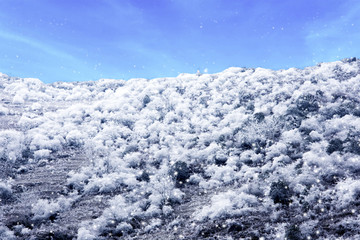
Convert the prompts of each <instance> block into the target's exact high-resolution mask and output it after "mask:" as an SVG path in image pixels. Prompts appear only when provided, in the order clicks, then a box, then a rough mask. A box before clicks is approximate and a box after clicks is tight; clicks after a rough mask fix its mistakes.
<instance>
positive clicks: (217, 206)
mask: <svg viewBox="0 0 360 240" xmlns="http://www.w3.org/2000/svg"><path fill="white" fill-rule="evenodd" d="M258 205H259V202H258V199H257V198H256V197H255V196H253V195H249V194H246V193H244V192H235V191H232V190H228V191H227V192H222V193H219V194H216V195H214V196H213V197H212V198H211V203H210V205H209V206H204V207H203V208H202V209H201V210H199V211H198V212H195V213H194V218H195V219H196V220H198V221H204V220H206V219H217V218H227V217H235V216H247V215H248V214H251V213H252V212H256V211H259V209H257V208H256V207H257V206H258Z"/></svg>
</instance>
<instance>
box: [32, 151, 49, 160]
mask: <svg viewBox="0 0 360 240" xmlns="http://www.w3.org/2000/svg"><path fill="white" fill-rule="evenodd" d="M50 153H51V151H50V150H48V149H41V150H37V151H35V152H34V158H35V160H37V161H39V160H41V159H48V158H49V157H50Z"/></svg>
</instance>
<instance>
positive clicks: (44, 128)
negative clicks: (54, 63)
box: [0, 59, 360, 239]
mask: <svg viewBox="0 0 360 240" xmlns="http://www.w3.org/2000/svg"><path fill="white" fill-rule="evenodd" d="M359 66H360V62H359V61H358V60H354V59H350V60H344V61H338V62H331V63H322V64H319V65H317V66H313V67H308V68H305V69H294V68H291V69H287V70H279V71H273V70H269V69H263V68H256V69H247V68H229V69H227V70H225V71H223V72H220V73H217V74H202V75H201V74H181V75H179V76H178V77H174V78H157V79H152V80H147V79H131V80H129V81H123V80H110V79H103V80H99V81H94V82H78V83H65V82H57V83H53V84H44V83H42V82H41V81H39V80H37V79H29V78H25V79H21V78H12V77H8V76H6V75H1V76H0V77H1V78H0V94H1V95H0V100H1V103H0V124H1V125H0V161H1V162H2V164H4V166H5V165H6V166H7V168H6V169H5V168H4V172H3V173H2V175H0V176H1V177H2V178H3V179H0V197H1V200H2V201H1V202H0V207H1V208H2V210H4V209H7V211H10V215H9V214H8V215H6V216H7V217H6V216H5V215H3V216H2V217H1V218H0V238H4V239H5V237H4V236H6V238H7V239H37V238H36V236H37V234H40V233H41V234H44V232H48V234H49V236H51V237H53V238H54V234H53V233H52V232H51V231H53V230H50V229H52V227H51V226H58V225H62V224H66V223H64V222H62V219H65V217H63V216H65V214H70V215H71V212H72V211H74V210H73V208H75V205H76V203H77V202H81V201H82V200H81V199H87V198H89V199H97V198H98V199H99V201H101V199H103V201H106V202H105V203H104V204H102V205H101V206H100V205H99V211H100V214H99V215H98V216H96V217H95V218H92V217H91V216H85V217H83V218H82V219H80V220H76V221H75V222H74V223H73V224H74V226H73V227H74V229H72V230H71V231H70V230H69V232H71V234H70V233H69V234H70V235H69V236H71V237H69V236H68V238H69V239H71V238H74V239H110V237H118V238H129V239H155V237H154V236H155V235H152V234H156V233H157V232H158V233H159V234H160V233H161V234H163V235H156V236H157V239H167V238H169V236H170V239H181V236H182V237H184V238H185V239H201V238H209V237H214V236H216V235H218V236H222V237H223V238H220V239H232V238H233V239H248V237H253V238H252V239H259V238H261V237H262V238H263V239H275V238H276V237H277V236H282V237H284V238H285V237H287V238H288V239H302V238H307V237H310V238H311V239H316V238H319V239H325V238H327V239H356V238H357V237H359V234H360V232H359V229H360V221H359V219H358V217H357V214H358V212H359V211H360V187H359V186H360V180H359V177H360V95H359V93H360V75H359V71H360V67H359ZM75 151H79V152H81V153H83V154H84V156H85V159H86V160H85V164H83V165H82V166H79V168H78V169H77V170H72V171H69V172H68V174H67V176H64V177H65V178H66V181H65V182H64V183H59V184H62V187H63V188H64V189H66V190H64V191H63V192H59V194H58V195H59V196H58V197H55V198H51V199H47V198H44V196H41V197H40V196H31V197H29V201H33V207H32V208H31V209H29V213H28V214H29V215H28V216H29V221H30V222H31V221H32V222H33V223H32V224H33V225H31V224H30V225H26V224H25V223H19V225H18V226H13V225H11V224H10V222H11V221H10V220H9V218H11V211H13V210H12V204H14V203H13V202H16V201H17V200H16V199H20V197H19V196H22V197H21V199H24V196H25V194H26V189H25V190H24V191H25V192H23V193H17V192H16V191H15V192H14V191H13V190H12V188H14V189H15V187H16V186H17V185H16V182H17V178H18V175H17V174H18V172H20V170H19V169H25V170H26V169H30V170H31V169H36V168H41V167H44V166H43V165H45V164H47V163H48V162H50V163H51V162H52V161H53V162H59V164H60V165H61V161H62V159H58V158H57V157H56V156H59V155H60V154H62V153H64V152H67V153H68V152H70V158H71V153H72V152H75ZM5 171H7V172H5ZM11 171H13V172H15V173H14V174H13V175H11V174H10V172H11ZM49 171H50V170H49ZM22 174H27V173H22ZM10 175H11V180H9V176H10ZM5 182H6V183H5ZM9 186H10V187H9ZM2 189H3V190H2ZM16 194H19V196H18V195H16ZM22 201H23V200H22ZM190 205H191V207H190ZM187 206H189V207H187ZM185 208H186V209H185ZM14 214H15V213H14ZM9 216H10V217H9ZM52 216H55V218H56V219H55V220H53V219H51V217H52ZM344 219H347V221H346V223H347V224H345V222H344V221H345V220H344ZM175 220H176V221H178V222H179V223H180V224H175V225H176V226H175V227H176V228H177V229H180V230H176V231H174V227H173V225H171V224H172V223H174V221H175ZM56 224H57V225H56ZM166 229H167V230H166ZM240 229H241V230H240ZM64 234H65V233H64ZM166 234H167V235H166ZM41 236H44V235H41ZM31 237H33V238H31ZM142 237H143V238H142ZM255 237H257V238H255ZM291 237H293V238H291ZM296 237H298V238H296ZM310 238H308V239H310ZM49 239H50V237H49ZM116 239H117V238H116Z"/></svg>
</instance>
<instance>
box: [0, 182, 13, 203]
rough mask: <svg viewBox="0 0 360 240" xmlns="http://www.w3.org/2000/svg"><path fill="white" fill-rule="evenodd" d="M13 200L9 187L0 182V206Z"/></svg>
mask: <svg viewBox="0 0 360 240" xmlns="http://www.w3.org/2000/svg"><path fill="white" fill-rule="evenodd" d="M13 200H14V196H13V191H12V189H11V185H10V184H8V183H5V182H0V204H1V203H5V204H6V203H9V202H11V201H13Z"/></svg>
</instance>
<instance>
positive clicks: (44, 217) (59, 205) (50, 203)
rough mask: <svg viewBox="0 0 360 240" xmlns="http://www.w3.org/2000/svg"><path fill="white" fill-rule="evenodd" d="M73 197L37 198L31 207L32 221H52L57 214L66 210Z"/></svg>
mask: <svg viewBox="0 0 360 240" xmlns="http://www.w3.org/2000/svg"><path fill="white" fill-rule="evenodd" d="M72 201H73V199H66V198H64V197H60V198H58V199H56V200H47V199H39V200H38V201H37V202H36V203H35V204H34V205H33V206H32V208H31V212H32V214H33V217H32V220H33V221H34V222H40V223H41V222H44V221H48V220H51V221H54V220H55V218H56V217H57V214H58V213H59V212H61V211H65V210H67V209H68V208H69V207H70V206H71V203H72Z"/></svg>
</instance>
